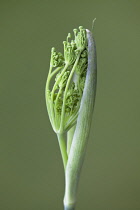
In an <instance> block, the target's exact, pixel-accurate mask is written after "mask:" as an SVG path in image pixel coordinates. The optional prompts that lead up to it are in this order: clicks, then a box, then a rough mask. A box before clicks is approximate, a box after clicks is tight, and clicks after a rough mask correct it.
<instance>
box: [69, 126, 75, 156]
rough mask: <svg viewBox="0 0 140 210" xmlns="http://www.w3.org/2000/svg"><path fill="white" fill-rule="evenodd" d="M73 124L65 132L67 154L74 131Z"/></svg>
mask: <svg viewBox="0 0 140 210" xmlns="http://www.w3.org/2000/svg"><path fill="white" fill-rule="evenodd" d="M75 127H76V126H75V125H74V126H73V127H72V128H71V129H70V130H69V131H68V132H67V153H68V155H69V152H70V148H71V144H72V139H73V135H74V131H75Z"/></svg>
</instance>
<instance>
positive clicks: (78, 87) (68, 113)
mask: <svg viewBox="0 0 140 210" xmlns="http://www.w3.org/2000/svg"><path fill="white" fill-rule="evenodd" d="M73 31H74V39H72V40H70V38H71V34H70V33H69V34H68V36H67V38H66V41H64V42H63V45H64V55H62V53H60V52H57V51H56V49H55V48H54V47H53V48H52V50H51V59H50V70H49V74H48V78H47V83H46V104H47V109H48V113H49V118H50V121H51V124H52V127H53V129H54V131H55V132H56V133H57V134H63V133H65V132H66V131H68V130H69V129H70V128H71V127H72V126H74V125H75V123H76V120H77V116H78V111H79V108H80V101H81V98H82V93H83V88H84V82H85V77H86V70H87V62H88V60H87V36H86V29H84V28H83V27H82V26H80V27H79V32H78V30H77V29H74V30H73ZM52 83H54V84H53V85H52Z"/></svg>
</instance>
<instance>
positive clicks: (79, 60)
mask: <svg viewBox="0 0 140 210" xmlns="http://www.w3.org/2000/svg"><path fill="white" fill-rule="evenodd" d="M63 45H64V52H63V54H62V53H61V52H58V51H57V50H56V49H55V48H54V47H53V48H52V50H51V59H50V69H49V73H48V77H47V82H46V90H45V97H46V105H47V110H48V115H49V119H50V122H51V125H52V128H53V130H54V132H55V133H56V134H57V137H58V142H59V146H60V151H61V155H62V159H63V164H64V171H65V196H64V207H65V210H74V208H75V202H76V191H77V185H78V180H79V175H80V170H81V167H82V163H83V160H84V155H85V151H86V146H87V140H88V136H89V131H90V125H91V119H92V113H93V107H94V103H95V95H96V81H97V62H96V47H95V41H94V38H93V34H92V32H91V31H89V30H88V29H85V28H84V27H82V26H80V27H79V29H74V30H73V35H71V34H70V33H68V36H67V38H66V40H65V41H63Z"/></svg>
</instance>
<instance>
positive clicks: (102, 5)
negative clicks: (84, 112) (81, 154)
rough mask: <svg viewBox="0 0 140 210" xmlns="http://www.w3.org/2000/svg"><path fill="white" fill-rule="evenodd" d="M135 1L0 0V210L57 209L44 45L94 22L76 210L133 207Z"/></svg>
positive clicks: (138, 97)
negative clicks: (88, 122)
mask: <svg viewBox="0 0 140 210" xmlns="http://www.w3.org/2000/svg"><path fill="white" fill-rule="evenodd" d="M139 11H140V1H138V0H133V1H132V0H123V1H122V0H118V1H114V0H113V1H112V0H107V1H104V0H93V1H91V0H87V1H82V0H81V1H80V0H77V1H47V0H42V1H39V0H28V1H27V0H24V1H20V0H19V1H17V0H11V1H8V0H0V116H1V118H0V119H1V120H0V124H1V125H0V129H1V131H0V145H1V146H0V150H1V151H0V177H1V178H0V210H50V209H52V210H53V209H57V210H62V209H63V206H62V200H63V194H64V174H63V166H62V161H61V156H60V152H59V147H58V143H57V139H56V136H55V134H54V132H53V131H52V128H51V125H50V122H49V119H48V115H47V111H46V106H45V99H44V89H45V82H46V77H47V73H48V68H49V60H50V49H51V47H53V46H55V47H56V48H57V49H58V50H60V51H62V49H63V46H62V41H63V40H65V38H66V36H67V33H68V32H72V30H73V28H76V27H78V26H79V25H83V26H84V27H86V28H89V29H91V24H92V20H93V19H94V18H95V17H96V18H97V20H96V24H95V34H94V36H95V39H96V45H97V53H98V88H97V98H96V105H95V111H94V118H93V123H92V129H91V134H90V140H89V144H88V148H87V155H86V159H85V162H84V166H83V170H82V175H81V180H80V185H79V191H78V202H77V210H78V209H79V210H85V209H86V210H88V209H93V210H94V209H98V210H118V209H121V210H127V209H133V210H135V209H140V81H139V80H140V79H139V78H140V58H139V51H140V47H139V46H140V44H139V41H140V12H139Z"/></svg>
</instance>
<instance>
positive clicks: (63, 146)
mask: <svg viewBox="0 0 140 210" xmlns="http://www.w3.org/2000/svg"><path fill="white" fill-rule="evenodd" d="M57 137H58V142H59V146H60V151H61V155H62V160H63V165H64V170H65V169H66V165H67V160H68V155H67V150H66V142H65V136H64V134H57Z"/></svg>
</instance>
